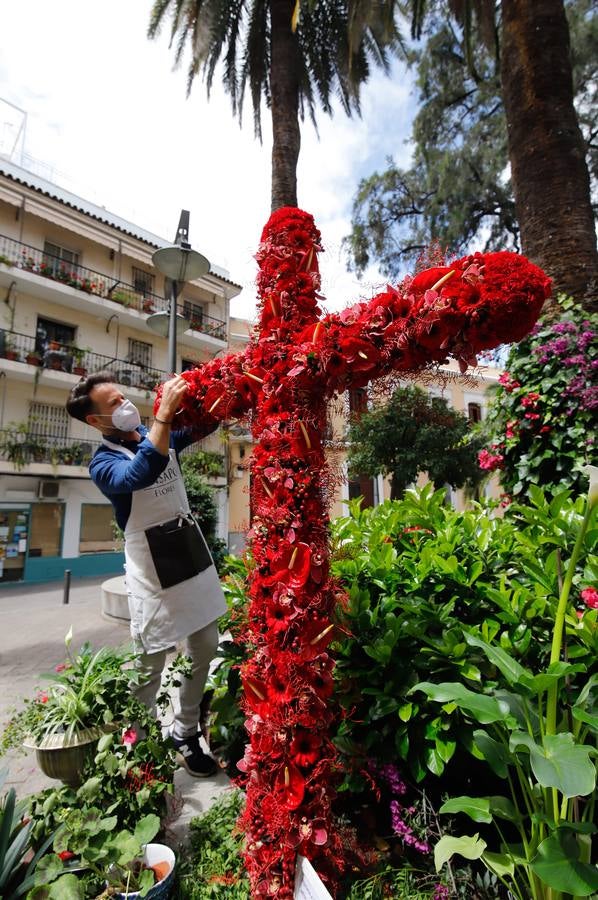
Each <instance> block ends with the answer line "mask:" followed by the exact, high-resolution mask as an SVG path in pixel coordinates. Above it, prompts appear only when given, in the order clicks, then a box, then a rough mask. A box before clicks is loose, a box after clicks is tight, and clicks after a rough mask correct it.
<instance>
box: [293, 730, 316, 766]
mask: <svg viewBox="0 0 598 900" xmlns="http://www.w3.org/2000/svg"><path fill="white" fill-rule="evenodd" d="M321 746H322V739H321V738H320V737H318V735H317V734H312V733H311V732H309V731H304V730H302V729H300V730H299V731H298V732H297V734H296V735H295V737H294V738H293V740H292V742H291V759H292V760H293V762H294V763H295V764H296V765H298V766H301V767H302V768H305V767H306V766H313V765H314V763H315V762H317V760H318V757H319V756H320V747H321Z"/></svg>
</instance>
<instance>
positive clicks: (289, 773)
mask: <svg viewBox="0 0 598 900" xmlns="http://www.w3.org/2000/svg"><path fill="white" fill-rule="evenodd" d="M275 787H276V793H277V795H278V799H279V802H280V803H282V804H283V806H285V807H286V808H287V809H297V807H298V806H301V803H302V802H303V797H304V795H305V779H304V777H303V775H302V774H301V772H300V771H299V769H298V768H297V766H294V765H293V764H292V763H287V765H286V766H283V768H282V769H281V771H280V773H279V775H278V777H277V779H276V785H275Z"/></svg>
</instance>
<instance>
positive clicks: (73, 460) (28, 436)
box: [0, 426, 100, 469]
mask: <svg viewBox="0 0 598 900" xmlns="http://www.w3.org/2000/svg"><path fill="white" fill-rule="evenodd" d="M99 445H100V441H88V440H87V439H83V438H80V439H77V438H68V437H62V438H59V437H56V435H52V434H43V433H39V432H34V431H29V430H26V429H25V428H24V427H22V426H21V427H17V428H11V427H10V426H9V427H7V428H2V429H0V459H3V460H6V461H7V462H12V463H14V465H15V467H16V468H17V469H21V468H23V466H26V465H28V464H29V463H49V464H50V465H52V466H87V465H88V464H89V461H90V460H91V457H92V456H93V454H94V453H95V451H96V449H97V447H99Z"/></svg>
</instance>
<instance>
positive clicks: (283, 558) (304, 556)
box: [267, 541, 311, 588]
mask: <svg viewBox="0 0 598 900" xmlns="http://www.w3.org/2000/svg"><path fill="white" fill-rule="evenodd" d="M310 568H311V550H310V549H309V547H308V546H307V544H303V543H301V542H299V543H297V544H289V543H288V542H287V541H284V542H283V545H282V549H280V550H278V551H277V552H276V553H275V554H274V557H273V558H272V560H271V561H270V572H271V573H272V576H271V578H269V579H267V583H268V584H276V583H277V582H281V583H282V584H286V585H289V587H293V588H300V587H302V586H303V585H304V584H305V582H306V581H307V579H308V578H309V573H310Z"/></svg>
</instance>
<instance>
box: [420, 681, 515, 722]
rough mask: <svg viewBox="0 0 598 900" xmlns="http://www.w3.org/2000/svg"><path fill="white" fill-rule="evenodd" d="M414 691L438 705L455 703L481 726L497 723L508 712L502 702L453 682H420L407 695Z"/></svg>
mask: <svg viewBox="0 0 598 900" xmlns="http://www.w3.org/2000/svg"><path fill="white" fill-rule="evenodd" d="M414 691H423V692H424V694H426V695H427V696H428V697H429V699H430V700H435V701H436V702H438V703H456V704H457V706H458V707H459V708H460V709H461V710H464V711H465V712H468V713H470V714H471V715H472V716H473V717H474V719H476V720H477V721H478V722H481V723H482V725H487V724H488V723H490V722H499V721H501V720H502V719H504V718H505V716H506V715H507V714H508V712H509V708H508V706H507V704H506V703H504V702H503V701H500V700H496V699H495V698H494V697H488V696H486V695H485V694H476V693H474V692H473V691H470V690H468V689H467V688H466V687H464V686H463V685H462V684H459V683H455V682H452V683H451V682H443V683H441V684H432V682H430V681H420V682H419V684H416V685H415V687H412V688H411V690H410V691H409V693H410V694H412V693H413V692H414Z"/></svg>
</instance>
